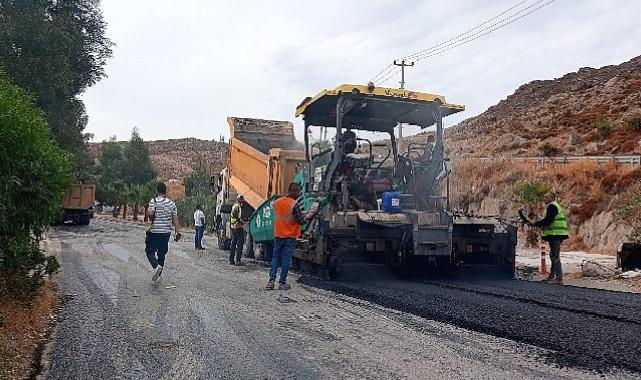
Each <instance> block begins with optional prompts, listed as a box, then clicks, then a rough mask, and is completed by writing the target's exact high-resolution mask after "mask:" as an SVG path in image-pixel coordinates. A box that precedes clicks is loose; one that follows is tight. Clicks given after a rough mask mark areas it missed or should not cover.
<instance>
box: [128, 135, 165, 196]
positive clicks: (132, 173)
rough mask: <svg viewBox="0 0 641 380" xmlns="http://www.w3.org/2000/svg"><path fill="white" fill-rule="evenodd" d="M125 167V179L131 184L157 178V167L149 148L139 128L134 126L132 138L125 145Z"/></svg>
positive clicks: (140, 183)
mask: <svg viewBox="0 0 641 380" xmlns="http://www.w3.org/2000/svg"><path fill="white" fill-rule="evenodd" d="M123 154H124V165H125V166H124V168H123V170H122V175H123V180H124V181H125V183H127V184H129V185H142V184H144V183H147V182H149V181H151V180H153V179H154V178H156V175H157V173H156V168H155V167H154V164H153V162H151V157H150V156H149V149H148V148H147V145H145V142H144V141H143V139H142V137H140V133H138V129H137V128H134V129H133V130H132V132H131V139H130V140H129V143H128V144H127V145H125V149H124V151H123Z"/></svg>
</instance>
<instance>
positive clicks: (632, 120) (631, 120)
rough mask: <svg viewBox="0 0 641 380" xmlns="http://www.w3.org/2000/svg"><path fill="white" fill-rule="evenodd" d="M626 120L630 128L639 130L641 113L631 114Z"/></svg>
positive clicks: (640, 129) (640, 128)
mask: <svg viewBox="0 0 641 380" xmlns="http://www.w3.org/2000/svg"><path fill="white" fill-rule="evenodd" d="M626 121H627V122H628V126H629V127H630V128H632V130H635V131H641V114H638V113H637V114H634V115H631V116H629V117H628V119H627V120H626Z"/></svg>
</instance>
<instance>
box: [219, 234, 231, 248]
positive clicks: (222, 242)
mask: <svg viewBox="0 0 641 380" xmlns="http://www.w3.org/2000/svg"><path fill="white" fill-rule="evenodd" d="M216 240H217V241H218V249H222V250H223V251H228V250H229V248H230V247H231V239H229V238H227V237H226V236H225V233H224V232H221V231H220V230H218V232H216Z"/></svg>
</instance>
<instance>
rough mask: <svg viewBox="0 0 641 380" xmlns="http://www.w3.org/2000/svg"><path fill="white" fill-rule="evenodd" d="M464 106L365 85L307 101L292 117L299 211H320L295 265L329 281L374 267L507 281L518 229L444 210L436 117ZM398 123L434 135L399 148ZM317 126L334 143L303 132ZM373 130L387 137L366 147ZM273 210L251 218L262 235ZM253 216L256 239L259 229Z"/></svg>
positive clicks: (444, 164) (445, 179)
mask: <svg viewBox="0 0 641 380" xmlns="http://www.w3.org/2000/svg"><path fill="white" fill-rule="evenodd" d="M464 109H465V107H464V106H463V105H458V104H452V103H448V102H447V101H446V99H445V97H444V96H441V95H434V94H428V93H420V92H415V91H409V90H402V89H392V88H381V87H375V86H373V85H372V84H370V85H368V86H362V85H350V84H345V85H341V86H338V87H336V88H335V89H333V90H323V91H321V92H320V93H318V94H317V95H315V96H313V97H309V98H306V99H305V100H304V101H303V102H302V103H301V104H300V105H299V106H298V107H297V109H296V116H303V120H304V122H305V156H306V161H307V165H306V167H305V168H303V169H302V170H301V171H300V172H299V173H298V174H299V175H298V176H297V177H296V180H297V181H298V182H300V183H301V185H302V186H303V196H302V198H301V199H300V202H302V203H303V206H304V209H308V208H310V207H312V205H313V204H314V203H316V204H315V205H314V207H319V208H320V212H319V213H318V215H317V217H316V218H314V219H313V220H312V221H311V222H310V223H309V224H308V225H306V226H304V232H303V235H302V236H301V238H300V239H298V241H297V245H296V249H295V251H294V254H293V257H294V263H295V265H299V266H306V267H311V268H314V269H315V270H317V271H318V273H320V274H321V275H322V276H323V277H326V278H333V277H340V276H341V274H346V273H349V274H350V275H354V274H360V275H362V276H364V277H367V276H368V275H369V274H371V273H374V272H375V271H379V270H381V269H383V270H389V269H393V270H394V271H396V272H400V273H407V274H421V275H422V274H430V273H441V274H442V273H449V272H452V271H455V270H457V269H459V268H461V267H464V266H474V267H475V268H483V269H482V270H481V272H490V271H491V272H492V273H495V274H503V275H507V276H512V275H513V274H514V260H515V246H516V228H515V227H514V226H512V225H510V224H507V223H504V222H502V221H500V220H496V219H492V218H469V217H461V216H458V215H456V214H455V213H454V212H453V211H452V210H451V209H450V204H449V203H450V202H449V174H450V173H449V171H450V170H449V164H448V161H447V160H446V159H445V157H444V149H443V118H444V117H447V116H449V115H452V114H454V113H457V112H460V111H463V110H464ZM399 123H405V124H410V125H414V126H419V127H420V128H423V129H424V128H428V127H433V126H435V133H434V134H432V136H433V137H432V138H428V136H429V135H428V134H419V135H416V136H414V137H413V138H412V139H409V142H407V141H405V140H404V141H403V142H402V143H399V140H397V139H396V137H395V135H394V130H395V127H396V126H397V125H398V124H399ZM315 127H320V128H322V129H324V130H327V129H328V128H329V129H333V132H334V133H333V139H332V141H331V142H329V141H312V139H311V138H310V137H309V133H308V131H309V130H310V129H312V128H315ZM372 133H379V134H380V133H383V134H384V135H385V136H387V137H386V140H385V141H378V142H377V141H371V140H370V139H368V138H367V137H366V136H368V134H372ZM360 136H365V137H360ZM428 140H429V141H428ZM401 147H403V149H400V148H401ZM271 202H273V199H272V200H271ZM272 212H273V210H271V209H270V202H269V201H268V202H266V203H265V204H264V205H262V206H261V207H259V209H257V212H256V213H255V215H254V216H255V217H256V216H258V218H259V224H262V226H263V232H264V231H266V230H265V228H264V227H265V222H266V221H267V220H268V219H270V218H269V216H270V213H272ZM255 217H254V218H253V219H252V225H251V227H250V229H251V230H252V231H253V232H256V231H259V230H260V228H257V226H256V223H255V222H256V220H255ZM258 235H260V233H259V234H258ZM267 235H269V234H267ZM262 236H263V237H264V236H265V234H264V233H263V234H262ZM255 240H256V239H255ZM263 240H266V239H263ZM258 241H260V239H259V240H258Z"/></svg>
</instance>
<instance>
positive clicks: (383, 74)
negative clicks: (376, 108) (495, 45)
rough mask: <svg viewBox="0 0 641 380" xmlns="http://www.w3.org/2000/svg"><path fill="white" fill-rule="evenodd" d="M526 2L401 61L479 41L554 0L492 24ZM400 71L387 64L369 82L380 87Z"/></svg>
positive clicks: (432, 54)
mask: <svg viewBox="0 0 641 380" xmlns="http://www.w3.org/2000/svg"><path fill="white" fill-rule="evenodd" d="M527 1H528V0H524V1H520V2H519V3H517V4H515V5H513V6H512V7H510V8H508V9H506V10H505V11H503V12H501V13H499V14H498V15H496V16H494V17H492V18H490V19H488V20H485V21H484V22H482V23H480V24H478V25H476V26H474V27H473V28H470V29H468V30H466V31H465V32H463V33H460V34H458V35H457V36H455V37H452V38H450V39H448V40H446V41H443V42H441V43H439V44H436V45H434V46H432V47H430V48H427V49H424V50H421V51H420V52H416V53H413V54H410V55H408V56H405V57H403V58H401V60H412V59H413V60H414V62H418V61H421V60H424V59H427V58H430V57H434V56H437V55H439V54H442V53H445V52H447V51H449V50H452V49H454V48H456V47H459V46H462V45H465V44H468V43H470V42H472V41H474V40H477V39H479V38H481V37H483V36H486V35H488V34H490V33H492V32H494V31H496V30H499V29H502V28H504V27H506V26H508V25H510V24H512V23H514V22H516V21H518V20H520V19H522V18H524V17H526V16H528V15H530V14H532V13H534V12H536V11H537V10H539V9H541V8H543V7H545V6H547V5H549V4H551V3H553V2H555V1H556V0H548V1H547V2H545V3H544V4H542V5H539V6H538V7H537V5H538V4H541V3H543V2H544V1H546V0H538V1H536V2H534V3H532V4H530V5H528V6H527V7H525V8H522V9H520V10H519V11H518V12H516V13H513V14H511V15H509V16H508V17H505V18H503V19H501V20H499V21H497V22H493V21H495V20H496V19H498V18H500V17H502V16H504V15H505V14H507V13H509V12H511V11H513V10H514V9H516V8H518V7H520V6H521V5H523V4H524V3H526V2H527ZM533 7H535V8H534V9H532V8H533ZM528 9H531V10H530V11H529V12H526V13H524V14H523V12H525V11H527V10H528ZM516 16H518V17H516ZM515 17H516V18H515ZM489 23H491V24H490V25H489V26H486V27H485V28H483V29H480V30H478V29H479V28H481V27H482V26H484V25H487V24H489ZM475 30H476V32H474V33H472V34H470V33H471V32H473V31H475ZM464 36H465V37H464ZM461 37H464V38H461ZM400 70H401V69H398V68H395V65H394V64H389V65H387V66H386V67H384V68H383V69H382V70H381V71H380V72H379V73H378V74H376V75H375V76H374V77H373V78H372V79H371V80H370V81H371V82H374V83H376V84H378V85H382V84H384V83H386V82H387V81H389V80H390V79H391V78H392V77H393V76H395V75H396V74H397V73H398V72H399V71H400Z"/></svg>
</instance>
